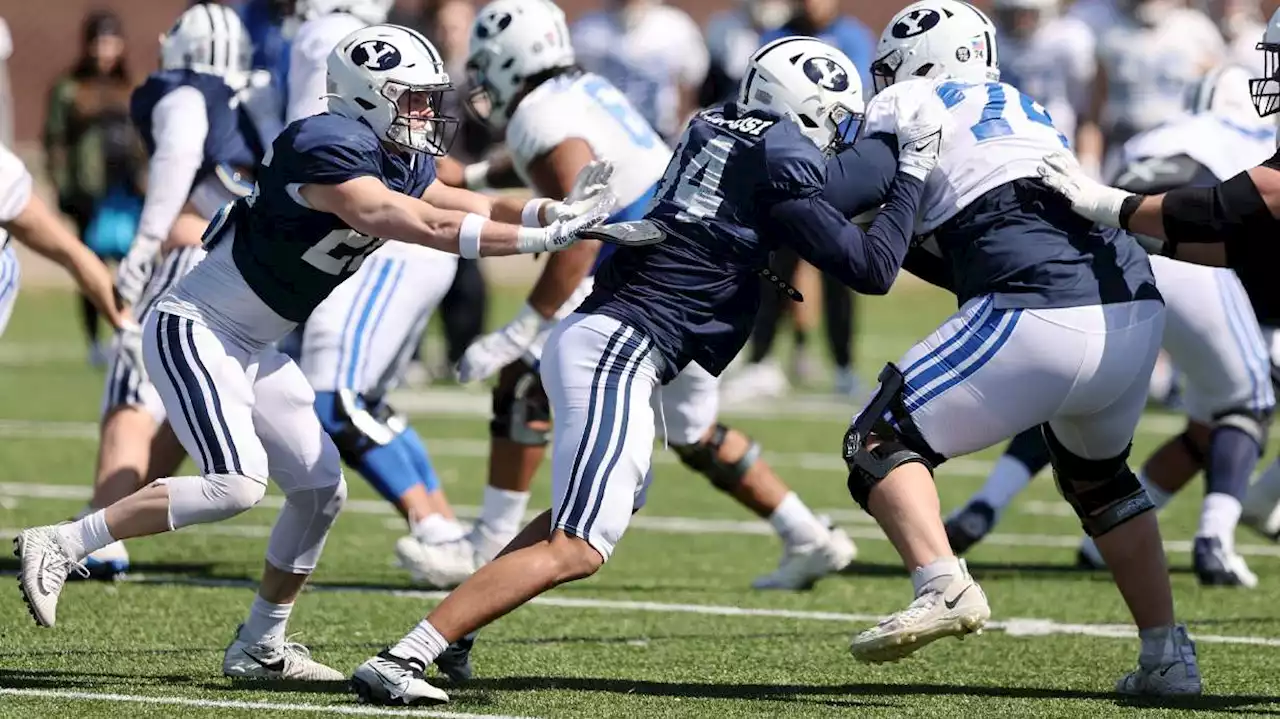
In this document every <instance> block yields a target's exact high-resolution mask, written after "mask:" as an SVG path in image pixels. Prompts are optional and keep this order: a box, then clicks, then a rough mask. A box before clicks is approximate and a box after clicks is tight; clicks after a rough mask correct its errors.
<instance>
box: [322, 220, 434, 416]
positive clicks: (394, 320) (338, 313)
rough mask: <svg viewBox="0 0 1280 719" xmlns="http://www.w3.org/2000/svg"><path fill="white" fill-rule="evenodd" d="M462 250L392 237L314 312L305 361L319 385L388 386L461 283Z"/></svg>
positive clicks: (328, 388)
mask: <svg viewBox="0 0 1280 719" xmlns="http://www.w3.org/2000/svg"><path fill="white" fill-rule="evenodd" d="M457 270H458V258H457V256H456V255H451V254H447V253H444V252H438V251H436V250H432V249H429V248H426V247H415V246H411V245H406V244H403V243H399V242H388V243H387V244H385V245H383V246H382V247H381V248H379V249H378V250H377V251H376V252H374V253H373V254H372V255H370V256H369V258H368V259H366V260H365V262H364V265H362V266H361V267H360V269H359V270H358V271H357V272H356V273H355V274H354V275H352V276H351V277H349V278H347V280H345V281H344V282H343V283H342V284H340V285H338V287H337V288H336V289H335V290H334V291H333V292H332V293H331V294H330V295H329V296H328V297H327V298H326V299H325V300H324V302H321V303H320V305H319V306H318V307H316V309H315V310H314V311H313V312H312V313H311V317H309V318H308V319H307V323H306V327H305V329H304V331H303V336H302V356H301V358H300V359H299V364H301V366H302V371H303V374H305V375H306V377H307V380H308V381H309V382H311V386H312V387H313V388H315V390H316V391H317V392H336V391H338V390H341V389H350V390H354V391H356V392H361V393H368V394H374V395H377V394H382V393H383V392H385V391H386V390H387V389H389V388H390V387H391V386H393V385H394V384H395V382H396V381H398V379H399V377H400V374H401V372H402V371H403V370H404V367H405V365H406V364H407V363H408V361H409V358H410V357H411V356H412V355H413V348H414V345H416V344H417V341H418V339H419V337H420V336H421V334H422V330H423V328H425V327H426V323H427V320H429V319H430V318H431V313H432V312H435V309H436V307H437V306H438V305H439V304H440V300H442V299H443V298H444V296H445V293H447V292H448V291H449V287H450V285H452V284H453V276H454V274H455V273H456V272H457Z"/></svg>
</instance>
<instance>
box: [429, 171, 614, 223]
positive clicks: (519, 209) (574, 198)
mask: <svg viewBox="0 0 1280 719" xmlns="http://www.w3.org/2000/svg"><path fill="white" fill-rule="evenodd" d="M612 177H613V163H610V162H607V161H605V160H593V161H591V162H588V163H587V164H586V165H584V166H582V168H581V170H580V171H579V172H578V173H577V178H576V180H575V182H574V184H573V186H572V188H571V189H570V190H569V191H568V194H567V195H566V196H565V199H564V201H563V202H557V201H555V200H549V199H546V198H541V197H539V198H534V199H532V200H528V201H525V200H521V199H517V198H513V197H490V196H488V195H482V194H480V193H478V192H472V191H470V190H464V189H461V188H457V187H450V186H449V185H447V184H445V183H443V182H439V181H437V182H432V183H431V185H430V186H428V187H427V189H426V191H425V192H423V193H422V199H423V200H424V201H425V202H428V203H430V204H432V205H435V206H436V207H439V208H442V209H447V210H461V211H463V212H472V213H475V214H477V215H480V216H482V217H487V218H490V219H492V220H496V221H498V222H505V223H508V224H513V225H514V224H520V225H524V226H525V227H547V226H549V225H552V224H554V223H556V222H559V221H562V220H569V219H573V218H575V217H579V216H581V215H583V214H586V213H587V212H590V211H591V210H592V208H594V207H595V205H596V204H597V203H598V202H600V200H601V198H602V197H604V194H605V192H606V191H607V190H608V189H609V180H610V179H611V178H612Z"/></svg>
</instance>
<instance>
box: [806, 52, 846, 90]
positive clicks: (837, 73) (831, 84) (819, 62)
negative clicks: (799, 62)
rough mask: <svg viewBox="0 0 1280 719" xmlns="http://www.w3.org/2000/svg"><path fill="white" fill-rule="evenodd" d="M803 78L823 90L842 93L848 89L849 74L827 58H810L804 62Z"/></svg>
mask: <svg viewBox="0 0 1280 719" xmlns="http://www.w3.org/2000/svg"><path fill="white" fill-rule="evenodd" d="M804 76H805V77H807V78H809V79H810V80H812V81H813V84H815V85H817V86H818V87H820V88H822V89H824V90H831V91H833V92H844V91H845V90H848V89H849V73H847V72H845V70H844V68H843V67H840V65H839V63H837V62H836V61H835V60H832V59H831V58H829V57H811V58H809V59H808V60H805V61H804Z"/></svg>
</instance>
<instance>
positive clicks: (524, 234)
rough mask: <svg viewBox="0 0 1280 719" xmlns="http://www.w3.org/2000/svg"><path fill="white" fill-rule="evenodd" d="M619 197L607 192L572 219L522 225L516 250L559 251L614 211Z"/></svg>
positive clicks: (530, 252)
mask: <svg viewBox="0 0 1280 719" xmlns="http://www.w3.org/2000/svg"><path fill="white" fill-rule="evenodd" d="M616 202H617V198H615V197H614V196H613V193H612V192H606V193H604V194H602V195H600V196H599V197H598V199H596V200H595V204H594V205H592V206H591V207H590V208H589V209H587V211H586V212H585V213H584V214H582V215H580V216H578V217H574V218H572V219H567V220H558V221H556V222H554V223H552V224H550V225H547V226H546V227H522V228H520V234H519V236H518V237H517V239H516V251H517V252H519V253H520V254H525V255H527V254H536V253H538V252H559V251H560V250H563V249H566V248H568V247H570V246H571V245H573V244H574V243H575V242H577V241H578V240H580V239H582V238H581V237H580V236H579V235H580V233H581V232H582V231H583V230H587V229H590V228H592V227H595V226H596V225H599V224H601V223H603V222H604V221H605V219H607V218H608V217H609V215H610V214H611V213H612V212H613V205H614V203H616Z"/></svg>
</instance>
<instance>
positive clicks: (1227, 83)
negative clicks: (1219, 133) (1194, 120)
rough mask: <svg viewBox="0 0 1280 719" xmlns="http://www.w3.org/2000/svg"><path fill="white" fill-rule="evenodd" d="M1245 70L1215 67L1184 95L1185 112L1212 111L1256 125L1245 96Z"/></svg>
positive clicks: (1248, 99)
mask: <svg viewBox="0 0 1280 719" xmlns="http://www.w3.org/2000/svg"><path fill="white" fill-rule="evenodd" d="M1249 75H1250V73H1249V70H1248V69H1247V68H1244V67H1241V66H1240V65H1232V64H1223V65H1218V66H1216V67H1214V68H1212V69H1210V70H1209V72H1207V73H1205V74H1204V75H1203V76H1202V77H1201V78H1200V80H1199V81H1198V82H1196V84H1195V85H1193V86H1191V88H1190V91H1189V92H1188V93H1187V110H1188V111H1189V112H1193V113H1197V114H1198V113H1202V112H1212V113H1214V114H1216V115H1221V116H1223V117H1226V118H1229V119H1231V120H1234V121H1236V122H1238V123H1241V124H1244V125H1257V124H1258V113H1257V111H1255V110H1254V107H1253V102H1252V98H1251V97H1250V96H1249Z"/></svg>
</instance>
